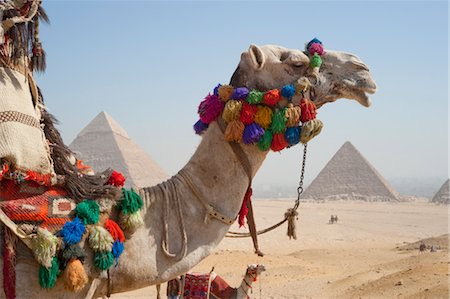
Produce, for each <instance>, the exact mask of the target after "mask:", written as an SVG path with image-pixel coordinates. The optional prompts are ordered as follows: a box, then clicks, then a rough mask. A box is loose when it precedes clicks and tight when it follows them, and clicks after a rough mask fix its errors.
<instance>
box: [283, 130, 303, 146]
mask: <svg viewBox="0 0 450 299" xmlns="http://www.w3.org/2000/svg"><path fill="white" fill-rule="evenodd" d="M300 132H301V127H293V128H287V129H286V133H285V134H284V137H285V138H286V141H287V142H288V144H289V146H293V145H296V144H297V143H299V142H300Z"/></svg>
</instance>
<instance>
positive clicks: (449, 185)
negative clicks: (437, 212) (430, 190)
mask: <svg viewBox="0 0 450 299" xmlns="http://www.w3.org/2000/svg"><path fill="white" fill-rule="evenodd" d="M431 202H435V203H447V204H450V180H449V179H447V181H446V182H445V183H444V184H443V185H442V187H441V188H440V189H439V191H438V192H436V194H435V195H434V196H433V199H431Z"/></svg>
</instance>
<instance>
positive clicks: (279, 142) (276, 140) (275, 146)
mask: <svg viewBox="0 0 450 299" xmlns="http://www.w3.org/2000/svg"><path fill="white" fill-rule="evenodd" d="M288 145H289V143H288V142H287V141H286V138H285V137H284V134H283V133H277V134H273V138H272V144H271V145H270V149H271V150H273V151H274V152H279V151H281V150H283V149H285V148H286V147H287V146H288Z"/></svg>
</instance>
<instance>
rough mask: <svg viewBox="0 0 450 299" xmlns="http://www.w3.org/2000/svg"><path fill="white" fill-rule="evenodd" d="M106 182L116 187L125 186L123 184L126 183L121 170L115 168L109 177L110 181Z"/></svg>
mask: <svg viewBox="0 0 450 299" xmlns="http://www.w3.org/2000/svg"><path fill="white" fill-rule="evenodd" d="M106 184H107V185H112V186H116V187H123V185H124V184H125V177H124V176H123V174H121V173H120V172H118V171H115V170H114V171H113V172H112V173H111V176H110V177H109V180H108V182H106Z"/></svg>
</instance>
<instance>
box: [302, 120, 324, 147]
mask: <svg viewBox="0 0 450 299" xmlns="http://www.w3.org/2000/svg"><path fill="white" fill-rule="evenodd" d="M322 128H323V123H322V122H321V121H320V120H318V119H317V118H316V119H311V120H309V121H307V122H306V123H304V124H303V125H302V130H301V134H300V142H301V143H303V144H305V143H308V141H310V140H311V139H313V138H314V137H316V136H317V135H319V133H320V131H322Z"/></svg>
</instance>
